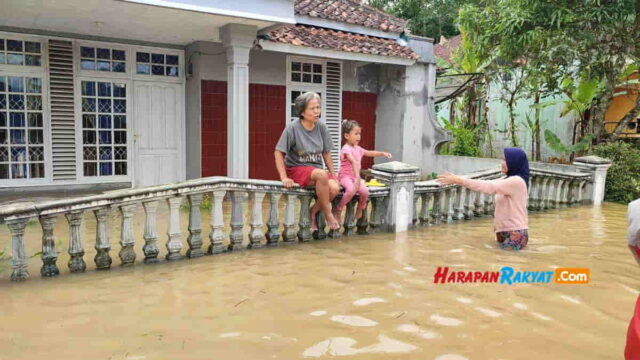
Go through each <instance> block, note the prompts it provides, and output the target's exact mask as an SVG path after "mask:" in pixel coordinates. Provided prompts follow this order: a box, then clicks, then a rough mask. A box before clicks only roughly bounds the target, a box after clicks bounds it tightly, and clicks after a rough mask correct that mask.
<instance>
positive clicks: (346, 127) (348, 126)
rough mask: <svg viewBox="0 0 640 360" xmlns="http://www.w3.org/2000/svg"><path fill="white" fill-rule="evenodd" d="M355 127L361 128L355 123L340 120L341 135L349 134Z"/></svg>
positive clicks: (353, 121)
mask: <svg viewBox="0 0 640 360" xmlns="http://www.w3.org/2000/svg"><path fill="white" fill-rule="evenodd" d="M355 127H361V126H360V124H359V123H358V122H357V121H355V120H348V119H344V120H342V135H344V134H348V133H350V132H351V130H353V128H355Z"/></svg>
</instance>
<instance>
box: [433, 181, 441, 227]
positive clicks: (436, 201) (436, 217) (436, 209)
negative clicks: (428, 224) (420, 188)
mask: <svg viewBox="0 0 640 360" xmlns="http://www.w3.org/2000/svg"><path fill="white" fill-rule="evenodd" d="M441 194H442V190H440V189H439V190H438V191H436V192H435V193H434V194H433V210H431V218H432V219H433V223H434V224H435V225H439V224H440V223H441V222H442V218H441V215H440V203H441V198H442V196H441Z"/></svg>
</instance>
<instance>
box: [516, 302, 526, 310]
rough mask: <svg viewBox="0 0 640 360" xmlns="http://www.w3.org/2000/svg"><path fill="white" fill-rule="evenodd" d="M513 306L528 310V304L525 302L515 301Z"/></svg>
mask: <svg viewBox="0 0 640 360" xmlns="http://www.w3.org/2000/svg"><path fill="white" fill-rule="evenodd" d="M513 307H515V308H516V309H520V310H527V309H528V306H527V305H525V304H523V303H513Z"/></svg>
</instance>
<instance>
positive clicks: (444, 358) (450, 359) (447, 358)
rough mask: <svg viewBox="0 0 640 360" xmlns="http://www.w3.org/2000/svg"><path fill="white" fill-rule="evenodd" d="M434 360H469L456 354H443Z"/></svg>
mask: <svg viewBox="0 0 640 360" xmlns="http://www.w3.org/2000/svg"><path fill="white" fill-rule="evenodd" d="M435 360H469V359H468V358H466V357H464V356H462V355H458V354H444V355H440V356H438V357H437V358H435Z"/></svg>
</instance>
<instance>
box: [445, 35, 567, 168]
mask: <svg viewBox="0 0 640 360" xmlns="http://www.w3.org/2000/svg"><path fill="white" fill-rule="evenodd" d="M460 43H461V35H457V36H454V37H451V38H449V39H445V38H442V39H440V43H439V44H436V45H434V55H435V57H436V58H437V61H438V64H439V66H438V73H439V74H440V73H444V72H446V71H447V70H448V69H450V68H451V67H453V66H454V62H455V61H454V53H455V51H456V50H457V49H458V47H459V46H460ZM447 64H448V65H447ZM441 76H442V75H441ZM446 76H448V75H444V77H439V78H437V79H436V87H438V84H440V83H441V82H442V83H444V81H441V80H444V79H445V77H446ZM446 80H449V79H446ZM463 80H464V79H463ZM461 84H464V86H471V85H473V84H474V83H473V82H467V83H463V82H461ZM500 91H501V87H500V85H499V84H496V83H491V84H489V86H488V92H489V95H488V105H487V106H488V110H487V112H486V115H487V120H488V124H489V130H490V131H491V136H492V141H491V143H489V142H488V141H485V142H483V143H482V150H483V152H484V155H485V156H490V155H491V154H493V155H494V156H496V157H500V156H501V154H502V149H503V148H505V147H510V146H512V143H511V137H510V135H509V133H508V132H506V129H508V127H509V123H510V118H509V109H508V107H507V105H506V104H505V102H503V101H501V100H500ZM437 92H439V90H438V91H437ZM457 94H458V95H460V94H462V92H457ZM454 95H455V94H454ZM436 97H437V98H438V99H439V98H440V96H438V95H436ZM561 99H562V97H561V96H555V97H547V98H542V99H540V102H541V103H544V102H556V101H558V100H561ZM483 101H484V99H479V100H478V105H479V106H478V108H479V109H482V108H483V106H484V104H483ZM452 103H453V102H452V101H451V100H447V101H443V102H440V103H439V104H438V105H437V109H436V111H437V117H438V119H439V120H441V119H446V120H447V121H450V120H451V119H449V118H450V116H451V111H450V107H451V104H452ZM532 105H533V99H532V98H519V100H518V101H517V102H516V108H515V114H516V127H517V129H518V132H517V137H518V140H519V141H520V143H519V144H518V145H519V146H520V147H521V148H522V149H524V150H525V151H527V153H528V154H529V156H531V157H532V154H531V153H532V133H531V130H530V129H529V127H528V126H527V125H526V121H527V118H529V119H531V120H532V121H533V119H534V116H535V113H534V110H533V109H532V108H531V106H532ZM563 108H564V105H563V104H555V105H551V106H548V107H545V108H543V109H541V110H540V119H541V124H542V126H541V129H542V134H544V131H545V130H546V129H549V130H551V131H552V132H553V133H554V134H556V135H557V136H558V137H559V138H560V140H561V141H562V142H563V143H564V144H570V143H571V141H572V140H571V138H572V135H573V123H574V120H573V115H572V114H568V115H565V116H561V115H562V112H563ZM483 115H484V113H480V116H483ZM478 119H480V117H479V118H478ZM541 137H542V138H541V156H542V158H543V159H548V158H550V157H562V156H565V157H566V156H567V155H566V154H559V153H557V152H556V151H554V150H553V149H551V147H549V146H548V145H547V143H546V141H545V139H544V135H542V136H541Z"/></svg>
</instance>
